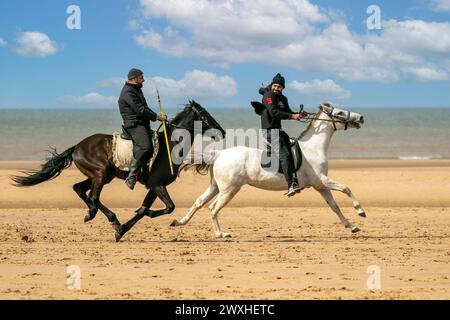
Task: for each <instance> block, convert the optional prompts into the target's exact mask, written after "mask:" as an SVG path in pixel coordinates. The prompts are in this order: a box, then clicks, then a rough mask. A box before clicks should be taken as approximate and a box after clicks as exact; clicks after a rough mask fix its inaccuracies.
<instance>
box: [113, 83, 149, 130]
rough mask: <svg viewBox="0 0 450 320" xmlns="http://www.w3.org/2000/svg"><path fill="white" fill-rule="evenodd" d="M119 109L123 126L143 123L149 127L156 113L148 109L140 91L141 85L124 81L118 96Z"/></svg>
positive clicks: (128, 126) (127, 126)
mask: <svg viewBox="0 0 450 320" xmlns="http://www.w3.org/2000/svg"><path fill="white" fill-rule="evenodd" d="M119 109H120V114H121V115H122V119H123V126H124V127H125V128H130V127H134V126H135V125H138V124H139V125H143V126H146V127H150V121H156V117H157V114H156V113H155V112H153V111H152V110H150V108H149V107H148V106H147V101H146V100H145V98H144V93H143V92H142V85H135V84H130V83H128V82H127V83H125V85H124V86H123V88H122V92H121V93H120V97H119Z"/></svg>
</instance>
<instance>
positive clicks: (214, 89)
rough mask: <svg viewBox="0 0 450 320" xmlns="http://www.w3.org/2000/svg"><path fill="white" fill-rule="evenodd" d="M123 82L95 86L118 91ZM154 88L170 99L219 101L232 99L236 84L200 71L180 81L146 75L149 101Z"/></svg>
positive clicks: (113, 81)
mask: <svg viewBox="0 0 450 320" xmlns="http://www.w3.org/2000/svg"><path fill="white" fill-rule="evenodd" d="M125 81H126V79H125V78H120V77H114V78H109V79H105V80H102V81H99V82H97V85H99V86H100V87H111V88H114V89H117V90H119V89H120V88H121V87H122V86H123V85H124V83H125ZM155 88H158V90H159V91H160V93H161V95H162V96H164V97H166V98H170V99H179V98H183V99H220V98H227V97H232V96H234V95H236V94H237V91H238V86H237V83H236V82H235V81H234V80H233V79H232V78H231V77H229V76H218V75H216V74H215V73H212V72H208V71H201V70H192V71H189V72H186V74H185V75H184V77H183V79H180V80H176V79H172V78H166V77H161V76H154V77H149V76H148V75H146V76H145V82H144V91H145V94H146V95H147V96H149V98H150V99H153V98H154V97H155Z"/></svg>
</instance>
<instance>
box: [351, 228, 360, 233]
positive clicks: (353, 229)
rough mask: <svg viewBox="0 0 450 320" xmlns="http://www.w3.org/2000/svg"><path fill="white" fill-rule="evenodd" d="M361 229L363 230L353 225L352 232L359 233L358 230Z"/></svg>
mask: <svg viewBox="0 0 450 320" xmlns="http://www.w3.org/2000/svg"><path fill="white" fill-rule="evenodd" d="M360 231H361V229H360V228H358V227H353V228H352V233H357V232H360Z"/></svg>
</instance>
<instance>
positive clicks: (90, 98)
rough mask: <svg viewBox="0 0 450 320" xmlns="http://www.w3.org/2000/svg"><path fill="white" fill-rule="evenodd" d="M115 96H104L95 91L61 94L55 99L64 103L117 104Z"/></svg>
mask: <svg viewBox="0 0 450 320" xmlns="http://www.w3.org/2000/svg"><path fill="white" fill-rule="evenodd" d="M117 99H118V98H117V97H114V96H104V95H102V94H100V93H97V92H91V93H88V94H85V95H84V96H63V97H59V98H57V99H56V101H57V102H60V103H64V104H76V105H89V106H92V105H93V106H98V107H112V106H117Z"/></svg>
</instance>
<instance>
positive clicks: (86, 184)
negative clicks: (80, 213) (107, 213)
mask: <svg viewBox="0 0 450 320" xmlns="http://www.w3.org/2000/svg"><path fill="white" fill-rule="evenodd" d="M91 188H92V183H91V181H90V180H89V179H86V180H84V181H82V182H79V183H76V184H74V185H73V190H74V191H75V192H76V194H77V195H78V196H79V197H80V198H81V200H83V201H84V203H85V204H86V205H87V206H88V208H89V211H88V212H87V213H86V215H85V217H84V222H88V221H90V220H92V219H91V217H90V211H91V209H92V207H93V205H92V203H91V200H90V199H89V197H88V196H87V194H86V192H88V191H89V190H90V189H91Z"/></svg>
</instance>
